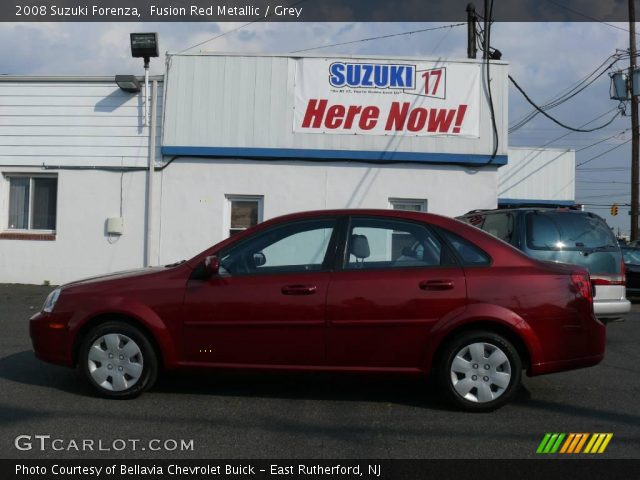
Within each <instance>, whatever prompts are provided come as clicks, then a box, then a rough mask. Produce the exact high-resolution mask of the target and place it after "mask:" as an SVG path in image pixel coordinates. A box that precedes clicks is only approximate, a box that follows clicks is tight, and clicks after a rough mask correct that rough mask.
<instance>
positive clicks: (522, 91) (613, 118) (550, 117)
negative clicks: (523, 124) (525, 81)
mask: <svg viewBox="0 0 640 480" xmlns="http://www.w3.org/2000/svg"><path fill="white" fill-rule="evenodd" d="M509 80H511V83H513V85H514V86H515V87H516V88H517V89H518V91H519V92H520V93H521V94H522V96H523V97H524V98H525V100H527V102H529V103H530V104H531V105H533V106H534V107H535V108H536V110H538V111H539V112H540V113H541V114H542V115H544V116H545V117H547V118H548V119H549V120H551V121H552V122H553V123H555V124H557V125H560V126H561V127H562V128H566V129H567V130H571V131H573V132H581V133H589V132H595V131H596V130H602V129H603V128H605V127H608V126H609V125H611V124H612V123H613V121H614V120H615V119H616V118H617V117H618V115H620V113H619V112H618V113H616V114H615V115H614V116H613V117H612V118H611V120H609V121H608V122H606V123H605V124H603V125H600V126H599V127H595V128H591V129H587V130H583V129H580V128H574V127H570V126H568V125H566V124H564V123H562V122H560V121H559V120H557V119H555V118H553V117H552V116H551V115H549V114H548V113H547V112H545V111H544V110H543V109H542V108H540V107H539V106H538V105H537V104H536V103H535V102H534V101H533V100H531V98H529V95H527V94H526V92H525V91H524V90H523V89H522V87H521V86H520V85H518V82H516V81H515V80H514V79H513V77H512V76H511V75H509Z"/></svg>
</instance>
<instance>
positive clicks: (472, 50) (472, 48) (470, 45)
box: [467, 3, 478, 58]
mask: <svg viewBox="0 0 640 480" xmlns="http://www.w3.org/2000/svg"><path fill="white" fill-rule="evenodd" d="M477 53H478V47H477V45H476V7H475V5H474V4H473V3H469V4H467V58H476V55H477Z"/></svg>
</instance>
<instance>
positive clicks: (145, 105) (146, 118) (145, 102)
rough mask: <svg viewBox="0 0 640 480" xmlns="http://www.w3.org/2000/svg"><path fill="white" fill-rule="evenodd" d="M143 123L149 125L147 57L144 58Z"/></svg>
mask: <svg viewBox="0 0 640 480" xmlns="http://www.w3.org/2000/svg"><path fill="white" fill-rule="evenodd" d="M144 125H145V127H146V126H147V125H149V58H147V57H145V59H144Z"/></svg>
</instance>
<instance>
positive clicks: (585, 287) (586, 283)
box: [571, 272, 593, 302]
mask: <svg viewBox="0 0 640 480" xmlns="http://www.w3.org/2000/svg"><path fill="white" fill-rule="evenodd" d="M571 282H573V285H574V286H575V287H576V289H577V291H578V294H579V295H580V296H581V297H583V298H586V299H587V300H589V301H590V302H592V301H593V290H592V286H591V279H590V278H589V274H588V273H583V272H573V273H572V274H571Z"/></svg>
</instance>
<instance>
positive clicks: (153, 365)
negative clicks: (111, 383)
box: [78, 321, 158, 399]
mask: <svg viewBox="0 0 640 480" xmlns="http://www.w3.org/2000/svg"><path fill="white" fill-rule="evenodd" d="M110 333H117V334H121V335H125V336H127V337H129V338H130V339H132V340H133V341H134V342H136V344H138V346H139V347H140V351H141V352H142V358H143V367H142V375H141V377H140V380H138V382H136V384H135V385H133V386H132V387H130V388H128V389H126V390H123V391H120V392H114V391H111V390H106V389H104V388H102V387H101V386H100V385H98V384H97V383H96V382H95V380H94V379H93V377H92V376H91V373H90V372H89V362H88V353H89V349H90V348H91V345H93V343H94V342H95V341H96V340H97V339H98V338H100V337H101V336H103V335H107V334H110ZM78 363H79V367H80V371H81V372H82V374H83V375H84V377H85V378H86V379H87V381H88V382H89V384H90V385H91V386H92V387H93V388H94V390H95V391H96V392H97V393H98V394H100V395H101V396H103V397H108V398H119V399H128V398H134V397H137V396H138V395H140V394H141V393H142V392H144V391H145V390H147V389H149V388H150V387H151V386H152V385H153V384H154V383H155V380H156V378H157V375H158V359H157V355H156V352H155V349H154V348H153V345H152V344H151V342H150V341H149V339H148V338H147V336H146V335H145V334H144V333H142V332H141V331H140V330H139V329H137V328H136V327H133V326H131V325H129V324H128V323H125V322H120V321H110V322H106V323H102V324H100V325H98V326H97V327H95V328H93V329H92V330H91V331H90V332H89V333H88V334H87V335H86V336H85V337H84V339H83V340H82V343H81V345H80V352H79V356H78Z"/></svg>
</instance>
